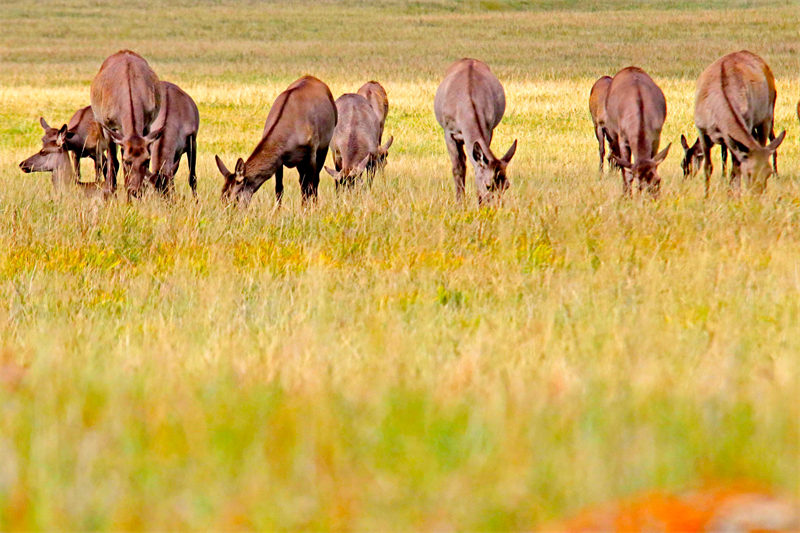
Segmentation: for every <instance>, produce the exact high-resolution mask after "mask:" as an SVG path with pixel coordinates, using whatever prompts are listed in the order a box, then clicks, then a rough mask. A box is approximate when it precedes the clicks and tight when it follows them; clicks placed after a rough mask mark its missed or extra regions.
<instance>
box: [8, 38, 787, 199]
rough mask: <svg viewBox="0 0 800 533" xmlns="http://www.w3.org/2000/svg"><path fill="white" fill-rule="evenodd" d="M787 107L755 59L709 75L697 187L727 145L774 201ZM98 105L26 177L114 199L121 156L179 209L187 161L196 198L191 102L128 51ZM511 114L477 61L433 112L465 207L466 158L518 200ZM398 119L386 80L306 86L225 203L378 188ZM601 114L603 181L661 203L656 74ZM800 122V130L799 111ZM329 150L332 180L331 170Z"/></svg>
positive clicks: (594, 95)
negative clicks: (616, 178) (512, 179)
mask: <svg viewBox="0 0 800 533" xmlns="http://www.w3.org/2000/svg"><path fill="white" fill-rule="evenodd" d="M776 95H777V92H776V90H775V78H774V77H773V75H772V71H771V70H770V68H769V66H768V65H767V64H766V63H765V62H764V60H763V59H761V58H760V57H758V56H757V55H755V54H753V53H751V52H748V51H744V50H743V51H740V52H735V53H732V54H728V55H726V56H724V57H722V58H720V59H718V60H717V61H715V62H714V63H712V64H711V65H710V66H709V67H708V68H706V69H705V71H703V73H702V74H701V75H700V77H699V79H698V81H697V91H696V94H695V111H694V122H695V126H696V127H697V131H698V136H697V139H696V141H695V142H694V143H692V144H691V145H690V144H689V141H687V139H686V137H685V136H684V135H681V145H682V147H683V150H684V157H683V161H682V163H681V166H682V168H683V175H684V178H691V177H693V176H695V175H696V174H697V173H698V172H699V169H700V166H702V167H703V171H704V174H705V192H706V195H708V189H709V179H710V177H711V174H712V172H713V165H712V163H711V149H712V147H713V146H714V145H719V146H720V148H721V155H722V174H723V177H724V176H725V174H726V170H727V168H726V167H727V157H728V154H730V157H731V170H730V184H731V189H732V190H735V191H738V190H739V189H740V187H741V182H742V179H744V182H745V185H746V186H747V188H748V189H751V190H753V191H755V192H763V191H764V189H765V188H766V183H767V179H768V178H769V177H770V176H771V175H772V174H776V173H777V168H778V167H777V149H778V147H779V146H780V144H781V142H783V139H784V137H785V134H786V132H785V131H784V132H782V133H781V134H780V135H777V136H776V135H775V133H774V118H775V117H774V111H775V99H776ZM90 101H91V105H90V106H87V107H84V108H82V109H80V110H78V111H77V112H75V114H74V115H73V116H72V118H71V119H70V120H69V122H68V123H66V124H64V125H62V126H61V127H60V128H53V127H50V125H49V124H48V123H47V122H46V121H45V120H44V118H41V119H40V124H41V126H42V128H43V129H44V136H43V137H42V148H41V150H40V151H39V152H37V153H36V154H34V155H33V156H31V157H29V158H28V159H26V160H25V161H23V162H22V163H20V168H21V169H22V171H23V172H50V173H51V175H52V182H53V186H54V187H55V188H56V189H63V188H65V187H69V186H71V185H77V186H78V187H80V188H82V189H84V190H86V191H89V192H92V191H94V192H97V193H99V194H102V196H104V197H105V198H109V197H111V196H113V195H114V194H115V192H116V187H117V173H118V171H119V168H120V160H119V159H118V157H117V147H119V149H120V152H121V154H120V155H121V161H122V174H123V179H124V186H125V192H126V194H127V197H128V199H130V198H134V197H138V196H140V195H141V194H142V192H143V191H144V190H145V188H147V187H152V188H153V189H154V190H156V191H158V192H160V193H161V194H163V195H165V196H170V195H171V194H172V193H173V191H174V178H175V174H176V173H177V170H178V166H179V163H180V160H181V158H182V156H183V155H184V154H186V159H187V162H188V166H189V186H190V188H191V190H192V194H193V195H194V196H195V197H196V196H197V174H196V164H197V132H198V128H199V125H200V115H199V112H198V109H197V105H196V104H195V102H194V100H192V98H191V97H190V96H189V95H188V94H187V93H186V92H185V91H183V90H182V89H181V88H180V87H178V86H177V85H175V84H173V83H169V82H166V81H162V80H159V78H158V76H157V75H156V73H155V72H154V71H153V70H152V68H151V67H150V65H149V64H148V63H147V61H146V60H145V59H144V58H142V57H141V56H140V55H138V54H136V53H134V52H131V51H129V50H123V51H120V52H117V53H116V54H113V55H111V56H110V57H108V58H107V59H106V60H105V61H104V62H103V64H102V66H101V67H100V70H99V72H98V73H97V75H96V76H95V78H94V80H93V81H92V84H91V90H90ZM505 107H506V100H505V92H504V90H503V86H502V84H501V83H500V81H499V80H498V79H497V77H496V76H495V75H494V74H493V73H492V71H491V70H490V69H489V67H488V65H486V64H485V63H483V62H481V61H478V60H476V59H468V58H465V59H461V60H459V61H456V62H455V63H454V64H453V65H451V66H450V67H449V68H448V70H447V71H446V73H445V77H444V80H443V81H442V83H441V84H440V85H439V88H438V89H437V91H436V96H435V98H434V113H435V116H436V120H437V121H438V123H439V125H440V126H441V127H442V130H443V131H444V139H445V145H446V146H447V152H448V154H449V156H450V162H451V165H452V174H453V181H454V184H455V192H456V198H457V199H458V200H459V201H460V200H463V198H464V190H465V181H466V170H467V167H466V161H467V159H469V161H470V163H471V165H472V168H473V171H474V179H475V190H476V193H477V200H478V204H479V205H483V204H486V203H489V202H491V201H493V200H494V199H497V198H499V197H500V196H501V195H502V193H503V192H504V191H505V190H506V189H507V188H508V187H509V180H508V178H507V170H508V165H509V163H510V161H511V159H512V158H513V157H514V154H515V153H516V150H517V141H516V140H515V141H514V142H513V143H512V144H511V147H510V148H509V149H508V150H507V151H506V153H505V155H503V156H502V157H500V158H498V157H497V156H496V155H495V154H494V152H493V151H492V149H491V143H492V134H493V131H494V128H495V127H497V125H498V124H499V123H500V121H501V119H502V118H503V114H504V113H505ZM388 111H389V101H388V97H387V94H386V91H385V90H384V88H383V87H382V86H381V84H380V83H378V82H376V81H370V82H368V83H366V84H364V85H363V86H362V87H361V88H360V89H359V90H358V91H357V92H356V93H346V94H343V95H341V96H340V97H339V98H338V99H336V100H335V101H334V99H333V95H332V94H331V91H330V89H329V88H328V86H327V85H326V84H325V83H323V82H322V81H320V80H319V79H317V78H315V77H313V76H303V77H302V78H300V79H298V80H297V81H295V82H294V83H292V84H291V85H290V86H289V87H288V88H287V89H286V90H285V91H283V92H282V93H281V94H279V95H278V97H277V98H276V99H275V102H274V103H273V105H272V107H271V108H270V111H269V113H268V115H267V120H266V123H265V125H264V130H263V133H262V135H261V139H260V140H259V141H258V143H257V144H256V146H255V148H254V149H253V151H252V153H251V154H250V155H249V156H248V157H247V159H243V158H241V157H240V158H239V159H238V160H237V161H236V163H235V164H234V165H233V170H232V171H231V170H228V167H227V166H226V165H225V163H224V162H223V160H222V159H221V158H220V157H219V156H218V155H217V156H215V160H216V164H217V168H218V169H219V171H220V173H221V174H222V176H223V178H224V183H223V187H222V193H221V197H222V200H223V201H224V202H229V201H233V202H235V203H237V204H240V205H245V206H246V205H247V204H248V203H249V202H250V200H251V198H252V196H253V194H255V193H256V191H258V189H259V188H260V187H261V186H262V185H263V184H264V183H265V182H266V181H267V180H269V179H270V178H273V177H274V178H275V200H276V202H277V203H278V204H279V203H280V202H281V199H282V197H283V169H284V167H286V168H297V171H298V173H299V177H300V190H301V194H302V200H303V203H304V204H306V203H307V202H309V201H311V202H313V201H315V200H316V198H317V194H318V193H317V190H318V187H319V181H320V178H319V176H320V172H321V171H322V170H323V168H324V170H325V171H326V172H327V173H328V174H330V176H331V177H332V178H333V179H334V183H335V187H336V190H337V191H339V190H340V189H342V188H352V187H353V186H354V185H356V184H358V183H361V182H366V184H368V185H369V184H371V183H372V180H373V179H374V177H375V175H376V173H377V172H379V171H381V170H382V169H383V168H384V167H385V166H386V161H387V156H388V151H389V148H390V147H391V146H392V143H393V141H394V137H393V136H389V137H388V139H387V140H386V141H385V142H384V140H383V137H384V135H383V133H384V125H385V123H386V117H387V114H388ZM589 111H590V113H591V118H592V123H593V125H594V131H595V136H596V137H597V142H598V150H599V156H600V167H599V168H600V172H601V174H602V172H603V164H604V161H605V160H606V145H608V149H609V151H610V153H609V154H608V157H607V160H608V162H609V166H610V167H613V168H616V169H618V170H619V171H620V173H621V175H622V185H623V187H622V190H623V195H630V194H631V193H632V187H633V184H634V182H636V183H637V184H638V188H639V190H640V191H647V192H648V193H649V194H651V195H652V196H653V197H657V196H658V194H659V191H660V188H661V178H660V177H659V174H658V166H659V165H660V164H661V163H662V162H663V161H664V160H665V159H666V157H667V154H668V153H669V150H670V147H671V145H672V143H670V144H668V145H667V146H666V147H665V148H664V149H661V150H659V149H660V144H661V131H662V129H663V126H664V121H665V119H666V116H667V103H666V99H665V97H664V93H663V92H662V90H661V89H660V88H659V87H658V85H657V84H656V83H655V82H654V81H653V79H652V78H651V77H650V76H649V75H648V74H647V73H646V72H645V71H644V70H642V69H640V68H638V67H627V68H624V69H622V70H621V71H619V72H618V73H617V74H616V75H615V76H614V77H613V78H612V77H610V76H603V77H602V78H600V79H598V80H597V81H596V82H595V84H594V85H593V86H592V88H591V91H590V94H589ZM797 112H798V118H800V102H798V107H797ZM329 148H330V151H331V153H332V159H333V168H331V167H328V166H325V160H326V158H327V154H328V149H329ZM82 158H91V159H92V160H93V162H94V169H95V181H94V182H83V181H81V179H80V178H81V174H80V168H81V167H80V160H81V159H82ZM770 159H771V164H770Z"/></svg>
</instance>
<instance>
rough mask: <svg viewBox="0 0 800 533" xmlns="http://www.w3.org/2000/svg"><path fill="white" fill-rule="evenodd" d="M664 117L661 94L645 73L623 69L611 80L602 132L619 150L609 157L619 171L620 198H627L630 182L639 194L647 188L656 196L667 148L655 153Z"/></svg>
mask: <svg viewBox="0 0 800 533" xmlns="http://www.w3.org/2000/svg"><path fill="white" fill-rule="evenodd" d="M666 116H667V102H666V100H665V99H664V93H663V92H661V89H659V88H658V85H656V83H655V82H654V81H653V79H652V78H651V77H650V76H648V75H647V73H646V72H645V71H643V70H642V69H640V68H638V67H627V68H624V69H622V70H621V71H619V72H618V73H617V75H616V76H614V79H613V80H612V81H611V86H610V87H609V89H608V97H607V98H606V130H607V131H608V133H609V135H610V136H611V139H612V144H613V145H614V146H617V147H619V154H614V155H613V157H614V161H615V162H616V163H617V165H618V166H619V167H620V168H621V170H622V190H623V194H625V195H630V194H631V184H632V183H633V180H638V182H639V190H640V191H641V190H643V189H645V188H647V190H648V191H649V192H650V194H652V195H653V197H657V196H658V194H659V191H660V189H661V177H660V176H659V175H658V165H660V164H661V163H662V162H663V161H664V159H665V158H666V157H667V153H669V148H670V146H671V144H670V145H667V147H666V148H664V149H663V150H662V151H661V152H658V145H659V144H660V142H661V128H662V127H663V126H664V119H665V118H666Z"/></svg>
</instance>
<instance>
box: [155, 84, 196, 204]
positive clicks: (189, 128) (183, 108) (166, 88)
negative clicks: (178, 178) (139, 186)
mask: <svg viewBox="0 0 800 533" xmlns="http://www.w3.org/2000/svg"><path fill="white" fill-rule="evenodd" d="M199 127H200V113H199V112H198V110H197V104H195V103H194V100H192V97H191V96H189V95H188V94H186V92H184V91H183V90H182V89H181V88H180V87H178V86H177V85H175V84H174V83H169V82H167V81H162V82H161V110H160V111H159V113H158V117H157V118H156V121H155V122H154V123H153V126H152V129H153V130H154V131H162V133H161V138H159V139H158V140H156V141H155V142H154V143H153V146H152V149H151V154H150V155H151V161H150V163H151V168H152V172H151V173H150V174H149V176H148V177H149V179H150V182H151V183H152V184H153V185H154V186H155V187H156V189H157V190H158V191H160V192H161V193H162V194H171V193H172V192H173V190H174V188H175V174H176V173H177V172H178V166H179V165H180V161H181V156H182V155H183V154H186V159H187V162H188V164H189V187H190V188H191V189H192V195H193V196H194V197H197V172H196V166H197V130H198V128H199Z"/></svg>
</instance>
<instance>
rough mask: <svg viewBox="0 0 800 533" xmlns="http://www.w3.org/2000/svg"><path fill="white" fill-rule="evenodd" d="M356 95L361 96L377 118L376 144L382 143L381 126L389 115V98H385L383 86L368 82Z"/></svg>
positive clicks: (375, 82)
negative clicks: (378, 127)
mask: <svg viewBox="0 0 800 533" xmlns="http://www.w3.org/2000/svg"><path fill="white" fill-rule="evenodd" d="M358 94H360V95H361V96H363V97H364V98H366V99H367V101H368V102H369V105H370V106H372V110H373V111H374V112H375V115H377V117H378V121H379V122H380V133H379V134H378V142H379V143H380V142H382V141H383V126H384V124H386V116H387V115H388V114H389V97H388V96H386V90H385V89H384V88H383V85H381V84H380V83H378V82H377V81H375V80H373V81H368V82H367V83H365V84H364V85H362V86H361V87H360V88H359V89H358Z"/></svg>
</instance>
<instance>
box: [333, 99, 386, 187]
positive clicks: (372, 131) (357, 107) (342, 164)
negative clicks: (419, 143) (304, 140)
mask: <svg viewBox="0 0 800 533" xmlns="http://www.w3.org/2000/svg"><path fill="white" fill-rule="evenodd" d="M336 113H337V115H338V120H337V122H336V128H335V129H334V130H333V138H332V139H331V153H332V154H333V164H334V166H335V167H336V170H333V169H331V168H330V167H327V166H326V167H325V171H326V172H327V173H328V174H330V175H331V176H332V177H333V179H334V180H335V181H336V188H337V189H338V188H339V186H340V185H353V184H354V183H355V182H356V181H357V180H358V179H359V178H360V176H361V174H363V173H364V171H366V172H367V181H368V183H371V182H372V178H373V176H374V174H375V171H376V169H377V168H378V167H379V166H380V165H381V161H383V162H385V161H386V155H387V154H388V152H389V147H390V146H391V145H392V141H393V140H394V139H393V138H392V137H390V138H389V140H388V141H386V144H385V145H383V146H381V145H380V123H379V121H378V117H377V115H376V114H375V112H374V111H373V109H372V107H371V106H370V103H369V101H368V100H367V99H366V98H364V97H363V96H361V95H360V94H353V93H347V94H343V95H342V96H340V97H339V98H337V99H336Z"/></svg>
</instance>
